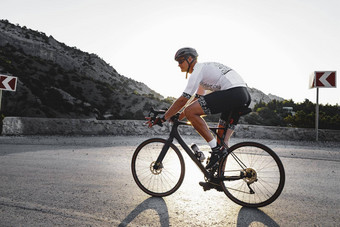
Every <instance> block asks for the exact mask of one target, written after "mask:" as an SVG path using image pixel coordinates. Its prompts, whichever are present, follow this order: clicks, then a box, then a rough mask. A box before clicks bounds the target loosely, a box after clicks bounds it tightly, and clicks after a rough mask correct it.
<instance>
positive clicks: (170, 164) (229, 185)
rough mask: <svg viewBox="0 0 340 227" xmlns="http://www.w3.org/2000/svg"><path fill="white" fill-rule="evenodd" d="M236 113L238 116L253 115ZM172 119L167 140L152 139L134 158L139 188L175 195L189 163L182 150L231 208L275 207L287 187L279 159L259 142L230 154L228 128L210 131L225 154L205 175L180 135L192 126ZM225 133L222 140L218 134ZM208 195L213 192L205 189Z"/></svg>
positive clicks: (152, 114)
mask: <svg viewBox="0 0 340 227" xmlns="http://www.w3.org/2000/svg"><path fill="white" fill-rule="evenodd" d="M249 110H250V109H249V108H247V109H246V110H241V111H240V110H238V114H239V116H241V115H244V114H245V113H246V112H249ZM164 113H165V111H164V110H153V109H152V110H151V111H150V113H149V117H151V118H152V119H156V117H157V116H158V115H161V114H164ZM178 117H179V115H176V116H174V117H173V118H172V119H171V121H172V127H171V132H170V136H169V138H168V139H163V138H151V139H148V140H145V141H144V142H142V143H141V144H140V145H139V146H138V147H137V148H136V150H135V152H134V154H133V156H132V162H131V170H132V175H133V178H134V180H135V182H136V183H137V185H138V187H139V188H140V189H141V190H142V191H144V192H145V193H147V194H149V195H151V196H156V197H163V196H168V195H171V194H172V193H174V192H175V191H176V190H177V189H178V188H179V187H180V186H181V184H182V182H183V179H184V175H185V163H184V159H183V156H182V154H181V152H180V150H179V148H178V147H177V146H176V145H175V144H174V143H173V141H174V139H176V140H177V142H178V143H179V146H181V147H182V148H183V150H184V151H185V152H186V153H187V154H188V155H189V157H190V158H191V160H192V161H193V162H194V163H195V164H196V165H197V166H198V167H199V169H200V170H201V171H202V173H203V175H204V179H205V181H206V182H207V183H208V185H210V186H211V188H215V189H217V190H218V191H223V192H224V193H225V194H226V195H227V197H228V198H229V199H231V200H232V201H233V202H235V203H237V204H239V205H241V206H245V207H263V206H266V205H269V204H270V203H272V202H274V201H275V200H276V199H277V198H278V197H279V195H280V194H281V192H282V190H283V187H284V184H285V171H284V167H283V165H282V162H281V160H280V158H279V157H278V155H277V154H276V153H275V152H274V151H273V150H272V149H270V148H269V147H267V146H265V145H263V144H260V143H257V142H240V143H237V144H235V145H233V146H231V147H230V148H228V147H227V146H226V144H225V143H224V142H223V138H224V135H225V132H226V128H213V127H210V128H209V129H210V130H211V131H212V132H213V133H214V136H216V138H218V139H219V140H218V141H220V143H221V146H224V147H225V148H226V149H227V152H226V154H225V155H224V156H223V157H222V158H221V159H220V160H219V161H218V163H217V164H216V165H215V166H213V167H212V168H211V169H208V170H207V169H205V166H204V164H203V163H202V162H201V160H200V159H199V158H197V155H196V154H195V152H194V151H193V150H192V149H190V148H189V146H188V145H187V144H186V143H185V142H184V140H183V139H182V137H181V136H180V134H179V132H178V127H179V126H182V125H184V126H190V125H191V124H190V122H186V121H180V120H179V119H178ZM221 129H223V130H224V133H223V136H219V135H218V133H217V130H221ZM204 189H205V190H206V189H209V188H206V186H205V187H204Z"/></svg>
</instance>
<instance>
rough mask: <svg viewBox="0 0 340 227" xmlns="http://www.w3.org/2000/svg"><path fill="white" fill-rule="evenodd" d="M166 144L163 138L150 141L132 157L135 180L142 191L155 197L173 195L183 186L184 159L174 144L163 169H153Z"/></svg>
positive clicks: (140, 147) (166, 156)
mask: <svg viewBox="0 0 340 227" xmlns="http://www.w3.org/2000/svg"><path fill="white" fill-rule="evenodd" d="M166 142H167V141H166V140H165V139H162V138H152V139H148V140H146V141H144V142H142V143H141V144H140V145H139V146H138V147H137V148H136V150H135V152H134V154H133V156H132V161H131V170H132V175H133V179H134V180H135V182H136V183H137V185H138V187H139V188H140V189H142V191H144V192H145V193H147V194H149V195H151V196H155V197H163V196H168V195H171V194H172V193H174V192H175V191H176V190H177V189H178V188H179V187H180V186H181V184H182V182H183V179H184V173H185V164H184V159H183V156H182V154H181V152H180V151H179V149H178V148H177V147H176V146H175V145H174V144H173V143H171V144H170V147H169V150H168V151H167V153H166V155H165V157H164V159H163V162H162V165H163V166H162V168H161V169H158V170H155V169H154V168H153V165H154V163H155V161H156V160H157V158H158V156H159V154H160V152H161V150H162V148H163V146H164V144H165V143H166Z"/></svg>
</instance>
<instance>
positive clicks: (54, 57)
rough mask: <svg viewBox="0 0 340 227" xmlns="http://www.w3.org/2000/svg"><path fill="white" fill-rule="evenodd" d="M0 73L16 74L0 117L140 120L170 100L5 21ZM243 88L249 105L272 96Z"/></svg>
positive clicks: (90, 57)
mask: <svg viewBox="0 0 340 227" xmlns="http://www.w3.org/2000/svg"><path fill="white" fill-rule="evenodd" d="M0 73H1V74H6V75H12V76H16V77H18V85H17V91H16V92H3V98H2V112H3V113H4V114H5V116H26V117H64V118H88V117H97V118H99V119H103V118H104V115H105V116H106V118H107V117H109V118H111V119H144V115H145V114H146V113H147V112H148V111H149V109H150V107H155V108H166V107H169V106H170V104H171V102H172V101H173V100H174V98H167V99H164V98H163V96H161V95H160V94H159V93H157V92H155V91H153V90H151V89H150V88H149V87H147V86H146V85H145V84H143V83H140V82H137V81H135V80H132V79H130V78H127V77H124V76H122V75H120V74H119V73H118V72H117V71H116V70H115V69H114V68H113V67H112V66H110V65H109V64H107V63H106V62H105V61H104V60H103V59H101V58H100V57H98V56H97V55H95V54H89V53H86V52H83V51H81V50H78V49H77V48H75V47H69V46H67V45H65V44H64V43H61V42H58V41H57V40H55V39H54V38H53V37H52V36H49V37H48V36H46V35H45V34H44V33H42V32H38V31H33V30H31V29H28V28H26V27H25V26H24V27H20V26H18V25H13V24H11V23H9V22H8V21H6V20H0ZM249 91H250V93H251V95H252V104H251V107H252V106H254V104H255V103H257V102H259V101H263V102H269V101H270V100H272V99H273V97H271V96H268V95H265V94H264V93H263V92H261V91H259V90H257V89H255V88H250V89H249ZM275 99H278V98H277V97H275Z"/></svg>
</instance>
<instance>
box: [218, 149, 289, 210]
mask: <svg viewBox="0 0 340 227" xmlns="http://www.w3.org/2000/svg"><path fill="white" fill-rule="evenodd" d="M229 152H230V153H229V154H228V155H227V156H226V157H225V158H224V159H223V160H222V161H221V165H220V168H219V173H220V177H221V178H222V179H223V181H221V186H222V188H223V191H224V193H225V194H226V195H227V196H228V197H229V198H230V199H231V200H232V201H234V202H235V203H237V204H239V205H241V206H246V207H262V206H266V205H268V204H270V203H272V202H274V201H275V200H276V199H277V197H278V196H279V195H280V194H281V192H282V190H283V187H284V183H285V172H284V168H283V165H282V162H281V160H280V158H279V157H278V156H277V155H276V154H275V153H274V151H272V150H271V149H270V148H268V147H267V146H264V145H262V144H259V143H255V142H242V143H239V144H235V145H234V146H232V147H231V148H230V149H229Z"/></svg>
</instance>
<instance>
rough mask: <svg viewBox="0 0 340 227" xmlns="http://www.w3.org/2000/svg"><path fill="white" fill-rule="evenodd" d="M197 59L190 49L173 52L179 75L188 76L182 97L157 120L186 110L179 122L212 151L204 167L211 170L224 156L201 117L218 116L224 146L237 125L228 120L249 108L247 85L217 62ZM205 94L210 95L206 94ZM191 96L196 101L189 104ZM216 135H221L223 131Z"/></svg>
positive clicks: (223, 151) (164, 119)
mask: <svg viewBox="0 0 340 227" xmlns="http://www.w3.org/2000/svg"><path fill="white" fill-rule="evenodd" d="M197 57H198V54H197V52H196V50H195V49H194V48H190V47H185V48H181V49H179V50H178V51H177V52H176V54H175V60H176V61H177V62H178V66H179V67H180V68H181V71H182V72H186V78H187V77H188V73H189V74H191V75H190V77H189V80H188V84H187V86H186V88H185V90H184V92H183V94H182V95H181V96H180V97H179V98H178V99H177V100H176V101H175V102H174V103H173V104H172V105H171V107H170V108H169V109H168V110H167V112H166V113H165V115H164V117H163V118H160V119H158V120H159V121H161V122H165V121H167V120H169V119H170V118H171V117H172V116H174V115H175V114H177V112H179V111H180V110H181V109H182V108H183V107H185V106H186V107H185V109H184V111H183V112H182V113H181V115H180V119H183V118H184V117H186V118H187V119H188V120H189V121H190V122H191V124H192V126H193V127H194V128H195V129H196V131H197V132H198V133H199V134H200V135H201V136H202V137H203V138H204V139H205V140H206V141H207V143H208V144H209V146H210V147H211V149H212V152H211V158H210V162H209V163H208V164H207V166H206V167H205V168H206V169H210V168H212V167H213V166H214V165H215V164H216V163H217V161H218V160H219V159H220V158H221V157H222V156H223V154H224V153H226V150H225V148H224V147H223V146H221V145H219V144H218V143H217V142H218V141H216V139H215V137H214V136H213V135H212V133H211V132H210V130H209V128H208V126H207V124H206V122H205V120H204V119H203V118H202V117H201V116H203V115H210V114H217V113H221V116H220V120H219V123H218V127H219V128H228V130H227V132H226V135H225V138H224V142H225V144H227V145H228V141H229V138H230V137H231V135H232V133H233V131H234V127H235V125H237V123H238V117H237V116H235V118H234V119H233V120H234V121H233V122H232V123H230V122H227V120H228V119H229V117H230V114H232V112H233V111H234V110H238V109H241V108H246V107H248V106H249V104H250V101H251V98H250V95H249V93H248V90H247V85H246V83H245V82H244V81H243V79H242V78H241V76H240V75H239V74H238V73H237V72H235V71H234V70H233V69H231V68H229V67H227V66H225V65H222V64H220V63H216V62H206V63H198V62H197ZM207 90H208V91H211V93H206V91H207ZM194 95H195V98H194V99H192V100H191V102H190V103H188V101H189V99H190V98H191V97H192V96H194ZM156 122H157V121H155V122H154V123H153V124H155V123H156ZM149 125H150V124H149ZM218 133H219V135H221V134H222V133H223V130H220V131H219V132H218Z"/></svg>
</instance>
